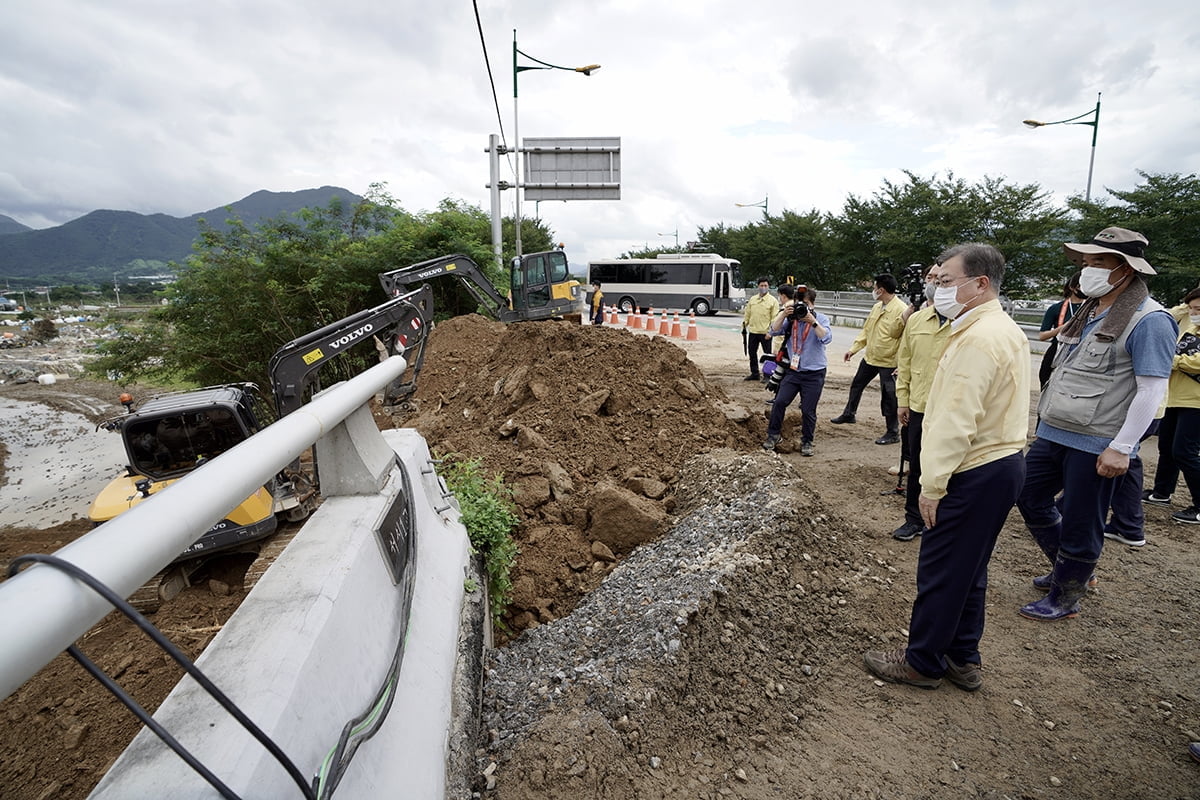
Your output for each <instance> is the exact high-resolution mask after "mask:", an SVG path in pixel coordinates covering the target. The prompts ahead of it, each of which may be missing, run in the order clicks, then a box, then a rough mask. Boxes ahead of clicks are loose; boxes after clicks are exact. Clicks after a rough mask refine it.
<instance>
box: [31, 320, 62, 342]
mask: <svg viewBox="0 0 1200 800" xmlns="http://www.w3.org/2000/svg"><path fill="white" fill-rule="evenodd" d="M30 333H31V334H32V335H33V338H34V339H37V340H38V341H39V342H42V343H43V344H44V343H46V342H48V341H50V340H51V339H56V338H58V328H57V327H56V326H55V324H54V323H53V322H51V321H50V320H48V319H39V320H38V321H37V322H35V323H33V329H32V330H31V331H30Z"/></svg>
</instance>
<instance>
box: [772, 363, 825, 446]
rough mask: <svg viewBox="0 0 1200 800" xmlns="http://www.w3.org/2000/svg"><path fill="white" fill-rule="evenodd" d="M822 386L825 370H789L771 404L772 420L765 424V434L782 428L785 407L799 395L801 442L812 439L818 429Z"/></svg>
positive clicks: (823, 386) (777, 431) (776, 433)
mask: <svg viewBox="0 0 1200 800" xmlns="http://www.w3.org/2000/svg"><path fill="white" fill-rule="evenodd" d="M824 388H825V370H823V369H806V370H799V369H789V370H788V371H787V374H785V375H784V376H783V380H781V381H780V382H779V391H778V392H776V393H775V402H773V403H772V404H771V421H770V422H768V423H767V435H768V436H778V435H779V432H780V431H782V430H783V415H784V412H786V411H787V407H788V406H789V405H791V402H792V401H793V400H795V399H796V395H800V415H801V417H800V441H801V442H811V441H812V440H813V436H815V435H816V432H817V403H818V402H820V400H821V391H822V390H823V389H824Z"/></svg>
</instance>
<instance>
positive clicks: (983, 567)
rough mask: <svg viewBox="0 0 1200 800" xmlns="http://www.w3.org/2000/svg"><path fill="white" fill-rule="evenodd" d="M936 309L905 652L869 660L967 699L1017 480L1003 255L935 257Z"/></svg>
mask: <svg viewBox="0 0 1200 800" xmlns="http://www.w3.org/2000/svg"><path fill="white" fill-rule="evenodd" d="M938 261H939V262H940V263H941V265H942V266H941V269H940V270H939V272H938V280H937V287H936V290H935V293H934V300H933V302H934V307H935V308H936V309H937V310H938V312H939V313H940V314H941V315H942V316H944V317H947V318H949V319H951V320H953V322H951V324H950V340H949V341H948V342H947V344H946V350H945V352H944V353H943V354H942V357H941V360H940V361H939V363H938V366H937V371H936V372H935V374H934V378H933V385H932V386H931V387H930V390H929V399H928V403H927V405H926V407H925V441H924V443H923V446H922V449H921V497H920V507H921V518H922V520H923V521H924V523H925V525H926V527H927V528H928V530H927V531H926V532H925V535H924V539H923V541H922V542H921V553H920V555H919V556H918V559H917V597H916V600H915V601H913V609H912V618H911V619H910V621H909V625H908V630H909V637H908V647H907V648H904V647H900V648H897V649H895V650H887V651H881V650H868V651H867V652H866V653H865V654H864V655H863V661H864V663H865V665H866V668H867V669H868V670H869V671H870V672H871V673H873V674H874V675H876V676H877V677H879V678H882V679H883V680H886V681H891V682H893V683H906V684H909V685H912V686H919V687H921V688H924V689H936V688H937V687H938V686H940V685H941V683H942V678H943V677H945V678H946V679H947V680H949V681H950V682H951V683H953V684H954V685H955V686H957V687H959V688H960V689H963V690H965V691H975V690H976V689H978V688H979V687H980V686H982V685H983V679H982V677H981V674H980V660H981V659H980V654H979V640H980V638H982V636H983V619H984V605H985V601H986V595H987V568H988V561H989V560H990V559H991V557H992V549H993V548H994V547H995V545H996V536H997V535H998V534H999V533H1000V529H1001V528H1002V527H1003V526H1004V521H1005V519H1006V518H1007V517H1008V512H1009V511H1010V510H1011V509H1012V506H1013V503H1015V502H1016V499H1017V495H1018V494H1019V493H1020V491H1021V485H1022V483H1023V482H1024V480H1025V459H1024V456H1023V455H1022V450H1023V449H1024V447H1025V434H1026V431H1027V430H1028V427H1029V384H1030V368H1029V340H1028V338H1026V336H1025V334H1024V333H1023V332H1022V331H1021V329H1020V328H1019V327H1018V326H1017V324H1016V323H1015V322H1013V320H1012V317H1010V316H1009V315H1008V314H1006V313H1005V312H1004V309H1002V308H1001V307H1000V301H999V291H1000V283H1001V281H1002V280H1003V278H1004V256H1003V255H1001V254H1000V251H999V250H997V249H996V248H994V247H992V246H991V245H986V244H962V245H958V246H956V247H952V248H951V249H949V250H947V251H946V252H945V253H943V254H942V256H941V257H940V258H939V259H938Z"/></svg>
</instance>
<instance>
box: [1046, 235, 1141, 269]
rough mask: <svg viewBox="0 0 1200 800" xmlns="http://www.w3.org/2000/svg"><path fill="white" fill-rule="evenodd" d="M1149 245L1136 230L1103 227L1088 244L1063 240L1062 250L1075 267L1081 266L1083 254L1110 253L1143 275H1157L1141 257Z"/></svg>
mask: <svg viewBox="0 0 1200 800" xmlns="http://www.w3.org/2000/svg"><path fill="white" fill-rule="evenodd" d="M1149 246H1150V240H1149V239H1147V238H1146V237H1145V236H1142V235H1141V234H1140V233H1138V232H1137V231H1130V230H1126V229H1125V228H1105V229H1104V230H1102V231H1100V232H1099V233H1097V234H1096V236H1095V238H1094V239H1092V241H1091V242H1090V243H1088V244H1073V243H1071V242H1064V243H1063V252H1065V253H1066V254H1067V258H1068V259H1069V260H1070V262H1071V263H1072V264H1074V265H1075V266H1077V267H1082V266H1083V257H1084V256H1085V255H1096V254H1097V253H1112V254H1113V255H1118V256H1120V257H1121V258H1123V259H1125V261H1127V262H1128V263H1129V266H1131V267H1133V268H1134V269H1135V270H1137V271H1138V272H1141V273H1142V274H1144V275H1157V274H1158V273H1156V272H1155V271H1154V267H1152V266H1150V262H1149V261H1147V260H1146V259H1145V258H1144V257H1143V256H1144V255H1145V254H1146V248H1147V247H1149Z"/></svg>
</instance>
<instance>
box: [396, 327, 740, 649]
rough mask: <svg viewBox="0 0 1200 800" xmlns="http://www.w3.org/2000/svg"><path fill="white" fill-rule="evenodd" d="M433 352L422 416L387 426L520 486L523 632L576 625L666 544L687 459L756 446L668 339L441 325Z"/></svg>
mask: <svg viewBox="0 0 1200 800" xmlns="http://www.w3.org/2000/svg"><path fill="white" fill-rule="evenodd" d="M428 348H429V349H428V352H427V356H426V359H427V360H426V363H425V367H424V369H423V370H422V372H421V375H420V380H419V381H418V389H417V393H416V395H415V397H414V403H413V405H414V406H415V410H413V411H411V412H408V413H404V414H400V415H397V416H396V417H394V418H393V420H392V423H393V424H394V425H396V426H397V427H414V428H416V429H417V430H418V431H420V432H421V434H422V435H424V436H425V437H426V439H428V440H429V441H430V442H431V443H433V446H434V447H435V449H436V450H437V452H438V453H440V454H442V455H449V456H453V457H455V458H479V459H480V460H481V461H482V463H483V465H484V466H485V467H486V468H487V470H488V471H489V472H494V473H500V474H502V475H503V476H504V480H505V481H506V482H507V483H508V484H509V485H511V486H512V487H513V489H514V501H515V503H516V505H517V508H518V511H519V514H520V517H521V525H520V529H519V531H518V532H517V534H516V539H517V542H518V544H519V545H520V547H521V557H520V560H519V561H518V564H517V566H516V568H515V570H514V572H513V584H514V592H513V597H512V606H511V608H510V610H509V614H508V619H507V620H506V622H507V624H508V625H509V627H510V628H511V629H513V630H514V631H520V630H524V629H526V628H528V627H531V626H533V625H537V624H540V623H545V622H550V621H551V620H554V619H557V618H558V617H561V616H563V615H564V614H566V613H568V612H570V610H571V609H572V608H574V607H575V605H576V604H577V603H578V602H579V600H580V598H582V597H583V596H584V595H585V594H587V592H589V591H591V590H592V589H594V588H595V587H596V586H597V585H598V584H599V583H600V581H601V580H602V579H603V577H604V575H606V574H607V573H608V572H609V571H610V570H611V569H612V566H613V565H614V564H615V563H617V562H618V561H619V560H620V559H621V558H623V557H625V556H627V555H628V554H629V553H630V552H632V551H633V549H634V548H636V547H637V546H638V545H640V544H643V543H645V542H647V541H650V540H653V539H655V538H656V537H658V536H659V535H661V534H662V533H663V532H664V531H665V530H666V528H667V526H668V524H669V522H670V515H671V513H672V511H673V510H674V506H675V488H676V484H677V482H678V479H679V471H678V465H679V464H682V463H683V462H684V461H685V460H686V459H687V458H688V457H690V456H691V455H694V454H696V453H701V452H707V451H709V450H712V449H714V448H717V447H729V448H733V449H743V450H744V449H746V448H747V447H749V446H753V441H754V440H753V438H752V436H751V434H750V433H749V432H748V430H747V428H746V427H745V426H744V425H742V424H739V423H740V422H744V421H746V419H747V416H748V415H747V414H746V412H745V411H744V409H743V408H742V407H741V406H737V405H736V404H731V403H729V401H728V398H727V397H726V395H725V393H724V392H723V391H722V390H721V389H720V388H718V387H716V386H715V385H713V384H712V383H711V382H710V381H709V380H707V379H706V378H705V376H704V375H703V374H702V373H701V372H700V370H699V369H698V368H697V367H696V365H695V364H693V363H692V362H691V361H689V360H688V357H687V354H686V353H685V352H684V351H683V350H682V349H681V348H680V347H678V346H677V345H675V344H673V343H672V342H670V341H669V340H667V339H665V338H662V337H657V336H656V337H647V336H638V335H634V334H632V333H630V332H628V331H626V330H621V329H613V328H601V327H579V326H577V325H572V324H568V323H554V322H538V323H522V324H516V325H502V324H500V323H497V322H491V321H489V320H487V319H484V318H483V317H480V316H478V315H470V316H464V317H455V318H453V319H451V320H449V321H447V322H444V323H441V324H440V325H438V326H437V328H436V329H435V330H434V331H433V333H432V335H431V338H430V342H429V344H428Z"/></svg>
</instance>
